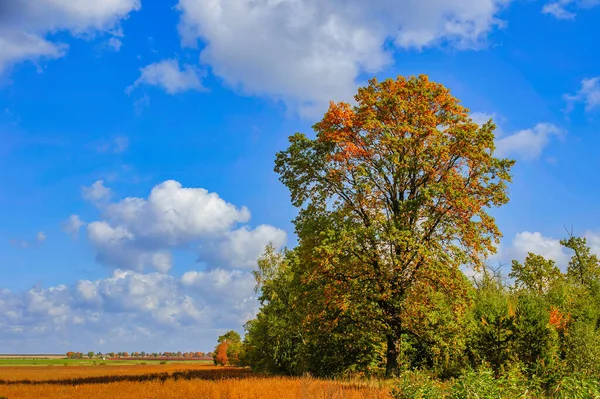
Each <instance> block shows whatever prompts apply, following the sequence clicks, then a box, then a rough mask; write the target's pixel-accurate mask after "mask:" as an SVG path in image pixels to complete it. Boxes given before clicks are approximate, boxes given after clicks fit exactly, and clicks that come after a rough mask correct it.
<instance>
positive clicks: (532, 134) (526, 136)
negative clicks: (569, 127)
mask: <svg viewBox="0 0 600 399" xmlns="http://www.w3.org/2000/svg"><path fill="white" fill-rule="evenodd" d="M563 134H564V132H563V131H562V130H561V129H560V128H558V127H557V126H555V125H553V124H550V123H538V124H537V125H536V126H535V127H533V128H531V129H524V130H519V131H518V132H516V133H513V134H511V135H508V136H500V137H498V138H497V139H496V154H497V155H498V156H502V157H504V156H515V155H516V156H519V157H522V158H523V159H525V160H535V159H538V158H539V157H540V155H541V153H542V150H543V149H544V148H545V147H546V146H548V144H549V143H550V139H551V138H552V137H553V136H554V137H562V136H563Z"/></svg>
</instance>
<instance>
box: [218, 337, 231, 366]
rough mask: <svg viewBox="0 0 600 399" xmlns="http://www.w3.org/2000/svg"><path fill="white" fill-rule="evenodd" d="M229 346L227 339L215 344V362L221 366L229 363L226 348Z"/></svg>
mask: <svg viewBox="0 0 600 399" xmlns="http://www.w3.org/2000/svg"><path fill="white" fill-rule="evenodd" d="M228 347H229V343H228V342H227V341H223V342H221V343H220V344H219V345H217V348H216V352H217V353H216V355H215V363H216V364H218V365H221V366H225V365H227V364H228V363H229V358H228V357H227V348H228Z"/></svg>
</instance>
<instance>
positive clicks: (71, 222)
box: [62, 214, 85, 237]
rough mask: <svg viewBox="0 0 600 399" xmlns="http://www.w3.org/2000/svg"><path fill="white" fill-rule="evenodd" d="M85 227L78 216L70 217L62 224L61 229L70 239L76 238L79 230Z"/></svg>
mask: <svg viewBox="0 0 600 399" xmlns="http://www.w3.org/2000/svg"><path fill="white" fill-rule="evenodd" d="M83 226H85V222H84V221H83V220H81V218H80V217H79V215H75V214H73V215H71V216H69V217H68V218H67V220H65V221H64V222H63V223H62V229H63V231H64V232H65V233H67V234H69V235H70V236H71V237H77V236H78V235H79V230H80V229H81V228H82V227H83Z"/></svg>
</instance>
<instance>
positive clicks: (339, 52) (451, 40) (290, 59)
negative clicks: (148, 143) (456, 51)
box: [177, 0, 510, 109]
mask: <svg viewBox="0 0 600 399" xmlns="http://www.w3.org/2000/svg"><path fill="white" fill-rule="evenodd" d="M509 2H510V0H461V1H454V2H448V1H440V0H407V1H403V2H398V1H394V0H381V1H375V2H365V1H363V0H349V1H346V2H344V6H343V7H342V6H340V4H337V2H333V3H332V2H327V1H319V0H293V1H274V0H212V1H206V0H180V1H179V4H178V6H177V8H178V9H179V11H180V12H181V20H180V25H179V31H180V34H181V37H182V43H183V44H184V45H188V46H195V45H196V43H197V41H198V40H201V41H202V42H203V43H204V45H205V46H204V47H203V50H202V52H201V56H200V59H201V62H202V63H205V64H208V65H210V67H211V70H212V71H213V72H214V73H215V74H216V75H218V76H219V77H221V78H222V79H223V80H224V81H225V82H226V83H227V84H229V85H230V86H233V87H235V88H240V89H241V90H242V91H243V92H245V93H247V94H251V95H254V94H258V95H269V96H272V97H274V98H276V99H283V100H285V101H286V102H287V103H288V104H291V105H294V106H299V107H300V108H301V109H305V108H309V109H310V108H311V107H314V106H321V105H323V104H324V103H326V102H327V101H329V100H350V99H351V97H352V95H353V94H354V92H355V88H356V84H357V82H356V80H357V78H358V76H359V75H360V74H361V73H369V74H373V73H376V72H378V71H381V70H383V69H384V68H385V67H386V66H388V65H390V64H391V63H392V61H393V55H392V52H391V51H390V50H388V49H386V45H387V44H388V42H389V40H390V39H391V40H392V41H393V44H394V45H395V47H397V48H399V49H421V48H423V47H427V46H433V45H438V44H443V43H446V44H450V45H452V46H455V47H457V48H461V49H466V48H478V47H480V46H481V45H482V44H483V43H484V42H485V40H486V36H487V34H488V33H489V32H490V31H492V30H493V29H495V28H496V27H498V26H501V25H502V24H503V22H502V21H500V20H499V19H498V17H497V14H498V12H499V11H500V10H501V9H502V8H503V7H504V6H506V5H507V4H509Z"/></svg>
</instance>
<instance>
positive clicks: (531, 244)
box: [511, 231, 570, 268]
mask: <svg viewBox="0 0 600 399" xmlns="http://www.w3.org/2000/svg"><path fill="white" fill-rule="evenodd" d="M511 252H512V255H513V257H514V258H515V259H518V260H520V261H523V260H524V259H525V257H526V256H527V253H528V252H532V253H535V254H537V255H542V256H543V257H545V258H547V259H552V260H553V261H555V262H556V264H557V265H559V266H561V267H563V268H566V265H567V264H568V263H569V258H570V256H569V255H568V254H567V251H566V250H565V248H563V247H562V246H561V245H560V239H557V238H551V237H545V236H543V235H542V234H541V233H539V232H534V233H531V232H529V231H523V232H521V233H518V234H517V235H516V236H515V238H514V239H513V242H512V250H511Z"/></svg>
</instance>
